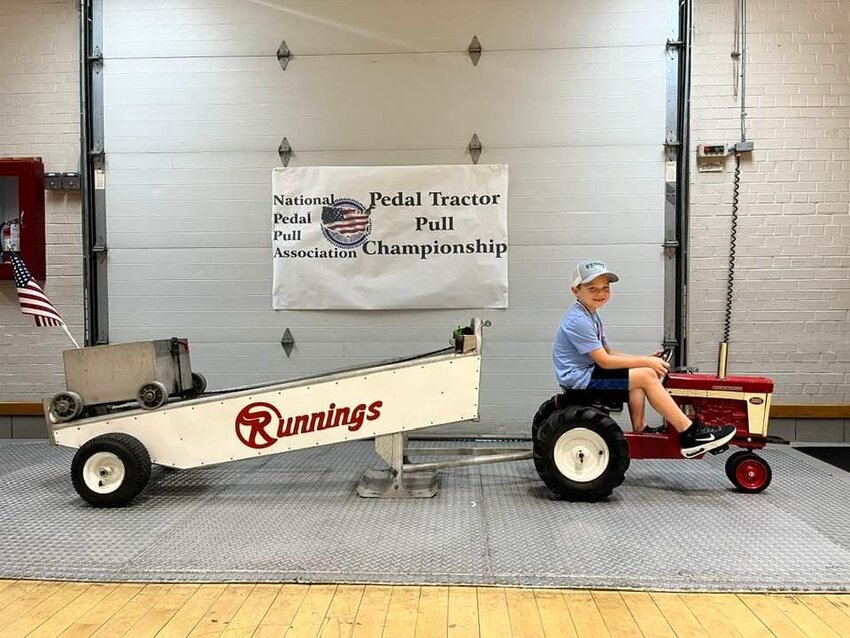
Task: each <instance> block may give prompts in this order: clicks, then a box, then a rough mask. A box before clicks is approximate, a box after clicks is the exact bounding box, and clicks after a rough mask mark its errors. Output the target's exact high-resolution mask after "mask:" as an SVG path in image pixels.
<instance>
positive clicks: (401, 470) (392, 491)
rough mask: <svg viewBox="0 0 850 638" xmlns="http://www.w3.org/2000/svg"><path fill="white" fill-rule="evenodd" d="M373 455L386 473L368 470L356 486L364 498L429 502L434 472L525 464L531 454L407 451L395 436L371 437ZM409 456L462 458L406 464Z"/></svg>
mask: <svg viewBox="0 0 850 638" xmlns="http://www.w3.org/2000/svg"><path fill="white" fill-rule="evenodd" d="M375 452H377V453H378V455H379V456H380V457H381V458H382V459H384V460H385V461H386V462H387V463H388V464H389V466H390V467H389V468H388V469H383V470H381V469H368V470H366V473H365V474H364V475H363V477H362V478H361V479H360V482H359V483H358V485H357V493H358V494H359V495H360V496H362V497H364V498H430V497H432V496H434V495H435V494H436V493H437V491H438V490H439V488H440V475H439V474H438V470H444V469H449V468H453V467H464V466H469V465H484V464H487V463H504V462H507V461H525V460H528V459H531V458H532V456H533V454H532V452H531V450H530V449H529V448H527V447H518V448H504V447H498V448H487V447H481V448H445V447H434V448H425V447H415V448H413V449H408V448H407V433H406V432H397V433H394V434H385V435H381V436H376V437H375ZM410 453H416V454H423V455H427V456H434V455H453V456H460V457H462V458H459V459H456V460H451V461H436V462H431V463H410V462H409V461H408V462H406V460H407V456H408V454H410Z"/></svg>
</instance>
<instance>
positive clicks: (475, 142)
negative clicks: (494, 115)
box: [467, 133, 482, 164]
mask: <svg viewBox="0 0 850 638" xmlns="http://www.w3.org/2000/svg"><path fill="white" fill-rule="evenodd" d="M467 148H468V149H469V154H470V155H471V156H472V163H473V164H477V163H478V158H479V157H481V149H482V146H481V140H479V139H478V133H473V134H472V139H471V140H469V146H467Z"/></svg>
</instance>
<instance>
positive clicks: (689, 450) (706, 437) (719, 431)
mask: <svg viewBox="0 0 850 638" xmlns="http://www.w3.org/2000/svg"><path fill="white" fill-rule="evenodd" d="M735 432H737V429H736V428H735V426H734V425H721V426H719V427H708V426H706V425H703V424H702V423H700V422H699V421H696V420H694V422H693V423H691V427H689V428H688V429H687V430H685V431H684V432H682V433H680V434H679V447H681V448H682V456H684V457H685V458H688V459H689V458H692V457H694V456H699V455H700V454H705V453H706V452H708V451H709V450H713V449H715V448H719V447H722V446H724V445H726V444H727V443H729V441H731V440H732V439H733V438H734V437H735Z"/></svg>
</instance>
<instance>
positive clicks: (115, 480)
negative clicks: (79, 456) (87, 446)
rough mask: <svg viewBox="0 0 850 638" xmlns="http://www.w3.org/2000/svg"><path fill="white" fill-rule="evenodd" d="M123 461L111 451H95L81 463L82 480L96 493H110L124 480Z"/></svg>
mask: <svg viewBox="0 0 850 638" xmlns="http://www.w3.org/2000/svg"><path fill="white" fill-rule="evenodd" d="M125 474H126V472H125V469H124V462H123V461H122V460H121V459H119V458H118V457H117V456H115V455H114V454H113V453H112V452H95V453H94V454H92V455H91V456H90V457H89V458H88V459H87V460H86V462H85V464H84V465H83V481H84V482H85V484H86V487H87V488H89V489H90V490H91V491H92V492H96V493H97V494H111V493H112V492H114V491H115V490H117V489H118V488H119V487H120V486H121V483H123V482H124V476H125Z"/></svg>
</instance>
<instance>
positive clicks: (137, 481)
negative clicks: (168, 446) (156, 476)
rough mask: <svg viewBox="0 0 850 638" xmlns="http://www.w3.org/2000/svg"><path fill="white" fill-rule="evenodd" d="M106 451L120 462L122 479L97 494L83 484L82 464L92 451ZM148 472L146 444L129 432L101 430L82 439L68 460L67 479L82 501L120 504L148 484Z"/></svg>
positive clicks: (101, 504)
mask: <svg viewBox="0 0 850 638" xmlns="http://www.w3.org/2000/svg"><path fill="white" fill-rule="evenodd" d="M98 452H109V453H111V454H114V455H115V456H117V457H118V458H119V459H120V460H121V462H122V463H123V464H124V480H123V481H122V482H121V483H120V485H119V486H118V487H117V489H115V490H114V491H112V492H109V493H108V494H99V493H98V492H95V491H94V490H92V489H90V488H89V487H88V486H87V485H86V481H85V479H84V477H83V468H84V466H85V464H86V461H88V460H89V459H90V458H91V457H92V456H93V455H94V454H97V453H98ZM150 476H151V457H150V454H148V451H147V448H145V446H144V445H143V444H142V442H141V441H139V440H138V439H136V438H133V437H132V436H130V435H129V434H123V433H115V434H102V435H100V436H96V437H95V438H93V439H91V440H90V441H86V442H85V443H83V445H82V446H80V449H79V450H77V453H76V454H75V455H74V460H73V461H71V481H72V482H73V484H74V489H75V490H77V494H79V495H80V496H81V497H82V498H83V499H84V500H85V501H87V502H88V503H91V504H92V505H94V506H95V507H123V506H124V505H126V504H127V503H129V502H130V501H132V500H133V499H134V498H135V497H136V496H138V495H139V493H140V492H141V491H142V490H143V489H144V488H145V485H147V484H148V480H149V479H150Z"/></svg>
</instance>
